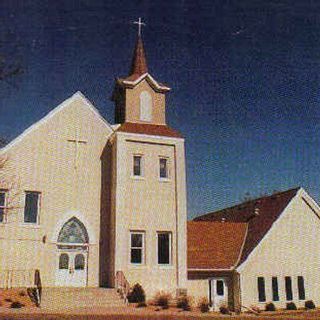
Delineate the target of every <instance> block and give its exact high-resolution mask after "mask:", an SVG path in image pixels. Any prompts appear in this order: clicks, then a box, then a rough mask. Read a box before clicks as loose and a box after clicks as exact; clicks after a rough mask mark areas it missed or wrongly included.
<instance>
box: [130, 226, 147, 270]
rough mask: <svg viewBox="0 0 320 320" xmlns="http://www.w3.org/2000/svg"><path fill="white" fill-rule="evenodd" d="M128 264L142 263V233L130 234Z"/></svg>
mask: <svg viewBox="0 0 320 320" xmlns="http://www.w3.org/2000/svg"><path fill="white" fill-rule="evenodd" d="M130 262H131V263H133V264H143V263H144V233H143V232H131V234H130Z"/></svg>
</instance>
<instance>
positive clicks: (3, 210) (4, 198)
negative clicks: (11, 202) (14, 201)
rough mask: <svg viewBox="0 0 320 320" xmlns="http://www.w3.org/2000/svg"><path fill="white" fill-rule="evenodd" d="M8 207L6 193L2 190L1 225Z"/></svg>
mask: <svg viewBox="0 0 320 320" xmlns="http://www.w3.org/2000/svg"><path fill="white" fill-rule="evenodd" d="M5 206H6V191H5V190H0V223H1V222H4V217H5Z"/></svg>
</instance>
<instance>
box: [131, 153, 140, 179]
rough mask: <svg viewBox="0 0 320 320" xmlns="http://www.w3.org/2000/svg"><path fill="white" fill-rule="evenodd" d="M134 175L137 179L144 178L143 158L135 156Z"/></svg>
mask: <svg viewBox="0 0 320 320" xmlns="http://www.w3.org/2000/svg"><path fill="white" fill-rule="evenodd" d="M133 175H134V176H135V177H140V176H142V156H138V155H136V156H133Z"/></svg>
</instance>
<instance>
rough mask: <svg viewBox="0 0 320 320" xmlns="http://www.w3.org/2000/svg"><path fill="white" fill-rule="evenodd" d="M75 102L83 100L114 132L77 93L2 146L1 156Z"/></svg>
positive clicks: (92, 106) (101, 119) (103, 120)
mask: <svg viewBox="0 0 320 320" xmlns="http://www.w3.org/2000/svg"><path fill="white" fill-rule="evenodd" d="M75 100H81V101H82V102H83V103H84V104H85V105H86V106H87V107H88V108H89V110H91V111H92V112H93V113H94V114H95V115H96V116H97V119H99V121H101V122H102V123H103V125H104V126H106V127H107V128H109V129H110V132H113V131H114V130H113V128H112V127H111V125H110V124H109V123H108V122H107V121H106V120H105V119H104V118H103V117H102V116H101V114H100V113H99V111H98V110H97V109H96V108H95V107H94V105H93V104H92V103H91V102H90V101H89V100H88V99H87V98H86V97H85V96H84V95H83V94H82V93H81V92H80V91H77V92H76V93H74V94H73V95H72V96H71V97H69V98H68V99H66V100H64V101H63V102H62V103H61V104H59V105H58V106H57V107H55V108H54V109H53V110H51V111H50V112H49V113H48V114H47V115H46V116H44V117H43V118H42V119H40V120H39V121H37V122H35V123H34V124H33V125H31V126H30V127H28V128H27V129H26V130H25V131H23V132H22V133H21V134H20V135H19V136H17V137H16V138H15V139H13V140H12V141H11V142H9V143H8V144H7V145H5V146H3V147H2V148H1V145H0V154H1V153H5V152H7V151H8V150H9V149H10V148H11V147H12V146H14V145H16V144H17V143H19V142H20V141H22V140H23V138H24V137H25V136H27V135H29V134H30V133H31V132H33V131H34V130H36V129H37V128H38V127H39V126H41V125H43V124H45V123H46V122H47V121H48V120H50V119H51V118H52V117H53V116H54V115H55V114H57V113H58V112H60V111H62V110H63V109H65V108H66V107H68V106H69V105H70V104H71V103H72V102H74V101H75Z"/></svg>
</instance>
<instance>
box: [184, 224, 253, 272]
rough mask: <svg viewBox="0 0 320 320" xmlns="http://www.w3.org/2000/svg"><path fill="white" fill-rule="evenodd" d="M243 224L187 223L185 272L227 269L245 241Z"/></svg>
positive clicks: (238, 256)
mask: <svg viewBox="0 0 320 320" xmlns="http://www.w3.org/2000/svg"><path fill="white" fill-rule="evenodd" d="M246 230H247V224H246V223H234V222H211V221H210V222H202V221H199V222H195V221H188V224H187V235H188V237H187V239H188V240H187V241H188V260H187V261H188V262H187V265H188V268H189V269H230V268H232V267H234V266H235V265H236V264H237V262H238V260H239V258H240V253H241V247H242V244H243V242H244V240H245V235H246Z"/></svg>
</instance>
